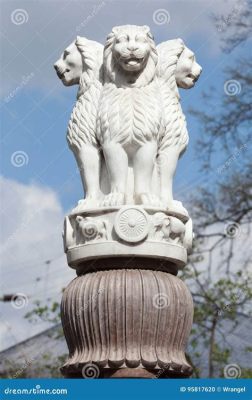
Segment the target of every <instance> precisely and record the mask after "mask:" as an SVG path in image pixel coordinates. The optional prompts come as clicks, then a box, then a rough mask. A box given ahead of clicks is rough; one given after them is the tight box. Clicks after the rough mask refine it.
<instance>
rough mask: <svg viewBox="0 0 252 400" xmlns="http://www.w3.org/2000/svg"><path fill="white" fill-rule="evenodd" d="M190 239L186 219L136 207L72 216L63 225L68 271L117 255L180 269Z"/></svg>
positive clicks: (185, 257)
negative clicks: (154, 260)
mask: <svg viewBox="0 0 252 400" xmlns="http://www.w3.org/2000/svg"><path fill="white" fill-rule="evenodd" d="M192 238H193V233H192V221H191V219H188V217H186V216H183V218H181V216H178V215H174V214H173V215H171V214H169V213H168V212H165V211H156V210H154V209H148V208H145V209H143V207H139V206H125V207H122V208H121V209H120V208H115V209H111V208H108V209H106V211H104V210H103V211H102V212H100V211H99V210H93V211H92V212H85V213H82V215H79V214H77V215H76V214H73V215H70V216H69V217H66V219H65V226H64V246H65V251H66V253H67V260H68V263H69V265H70V266H71V267H72V268H78V266H79V265H80V264H82V263H83V262H85V261H88V260H92V259H97V258H98V257H99V258H106V257H116V256H120V255H121V256H122V257H127V256H134V257H144V256H145V257H151V258H153V257H156V258H158V259H161V260H167V261H169V262H172V263H174V264H176V265H177V267H178V268H183V266H184V265H185V263H186V262H187V253H188V252H190V249H191V247H192Z"/></svg>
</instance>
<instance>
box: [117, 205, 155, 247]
mask: <svg viewBox="0 0 252 400" xmlns="http://www.w3.org/2000/svg"><path fill="white" fill-rule="evenodd" d="M115 231H116V233H117V235H118V236H119V238H120V239H122V240H124V241H125V242H130V243H137V242H140V241H141V240H143V239H144V238H145V237H146V236H147V234H148V231H149V221H148V215H147V214H146V212H145V211H144V210H141V209H139V208H135V207H127V208H123V209H121V210H120V211H119V212H118V214H117V216H116V219H115Z"/></svg>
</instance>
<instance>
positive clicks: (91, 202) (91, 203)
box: [72, 196, 99, 213]
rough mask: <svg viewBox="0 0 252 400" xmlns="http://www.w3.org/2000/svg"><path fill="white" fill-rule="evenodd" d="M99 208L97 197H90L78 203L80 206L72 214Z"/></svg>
mask: <svg viewBox="0 0 252 400" xmlns="http://www.w3.org/2000/svg"><path fill="white" fill-rule="evenodd" d="M98 206H99V200H98V199H97V197H94V196H88V197H86V198H85V199H81V200H79V201H78V204H77V206H76V207H74V208H73V210H72V213H77V212H78V213H79V212H82V211H83V210H86V209H89V208H96V207H98Z"/></svg>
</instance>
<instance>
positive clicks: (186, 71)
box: [175, 47, 202, 89]
mask: <svg viewBox="0 0 252 400" xmlns="http://www.w3.org/2000/svg"><path fill="white" fill-rule="evenodd" d="M201 71H202V68H201V66H200V65H199V64H198V63H197V62H196V60H195V55H194V53H193V52H192V51H191V50H189V49H188V48H187V47H185V48H184V50H183V52H182V53H181V55H180V57H179V59H178V62H177V67H176V71H175V78H176V82H177V85H178V87H181V88H183V89H190V88H192V87H193V86H194V85H195V82H196V81H197V80H198V79H199V76H200V74H201Z"/></svg>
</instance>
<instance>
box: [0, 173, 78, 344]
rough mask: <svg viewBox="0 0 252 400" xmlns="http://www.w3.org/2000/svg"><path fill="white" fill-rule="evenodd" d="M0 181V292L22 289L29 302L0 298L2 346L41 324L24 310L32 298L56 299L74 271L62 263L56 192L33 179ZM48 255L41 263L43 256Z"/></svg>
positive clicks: (59, 217)
mask: <svg viewBox="0 0 252 400" xmlns="http://www.w3.org/2000/svg"><path fill="white" fill-rule="evenodd" d="M0 184H1V200H2V202H1V217H0V218H1V236H0V238H1V242H0V243H1V247H0V255H1V273H2V278H3V279H2V285H1V294H2V295H3V294H14V293H23V294H24V295H25V296H27V297H28V305H27V307H24V308H20V309H18V308H15V307H13V306H12V305H11V303H9V302H8V303H2V304H1V315H2V320H3V323H4V325H3V329H2V331H1V336H0V340H1V345H0V346H1V348H5V347H8V346H10V345H12V344H15V342H17V341H21V340H24V339H26V338H27V337H29V336H31V335H33V334H35V333H37V332H38V331H40V330H42V329H45V328H46V327H47V326H48V325H47V324H44V323H42V324H39V326H32V325H31V324H30V323H29V322H28V321H27V320H26V319H24V314H26V313H27V311H29V310H31V309H32V308H33V305H32V303H33V301H34V300H37V299H40V300H45V299H46V298H48V297H51V298H52V299H55V300H57V301H58V300H59V299H60V296H61V289H62V288H63V287H65V286H66V285H67V284H68V283H69V282H70V281H71V280H72V278H73V277H74V276H75V274H74V271H73V270H71V269H70V268H69V267H68V266H67V263H66V258H65V255H64V253H63V245H62V237H61V232H62V226H63V219H64V215H63V210H62V208H61V205H60V203H59V200H58V198H57V194H56V193H55V192H54V191H53V190H52V189H50V188H47V187H44V186H39V185H37V184H33V183H31V184H28V185H25V184H22V183H18V182H16V181H14V180H10V179H6V178H3V177H1V178H0ZM47 260H51V263H49V264H46V263H45V261H47Z"/></svg>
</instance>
